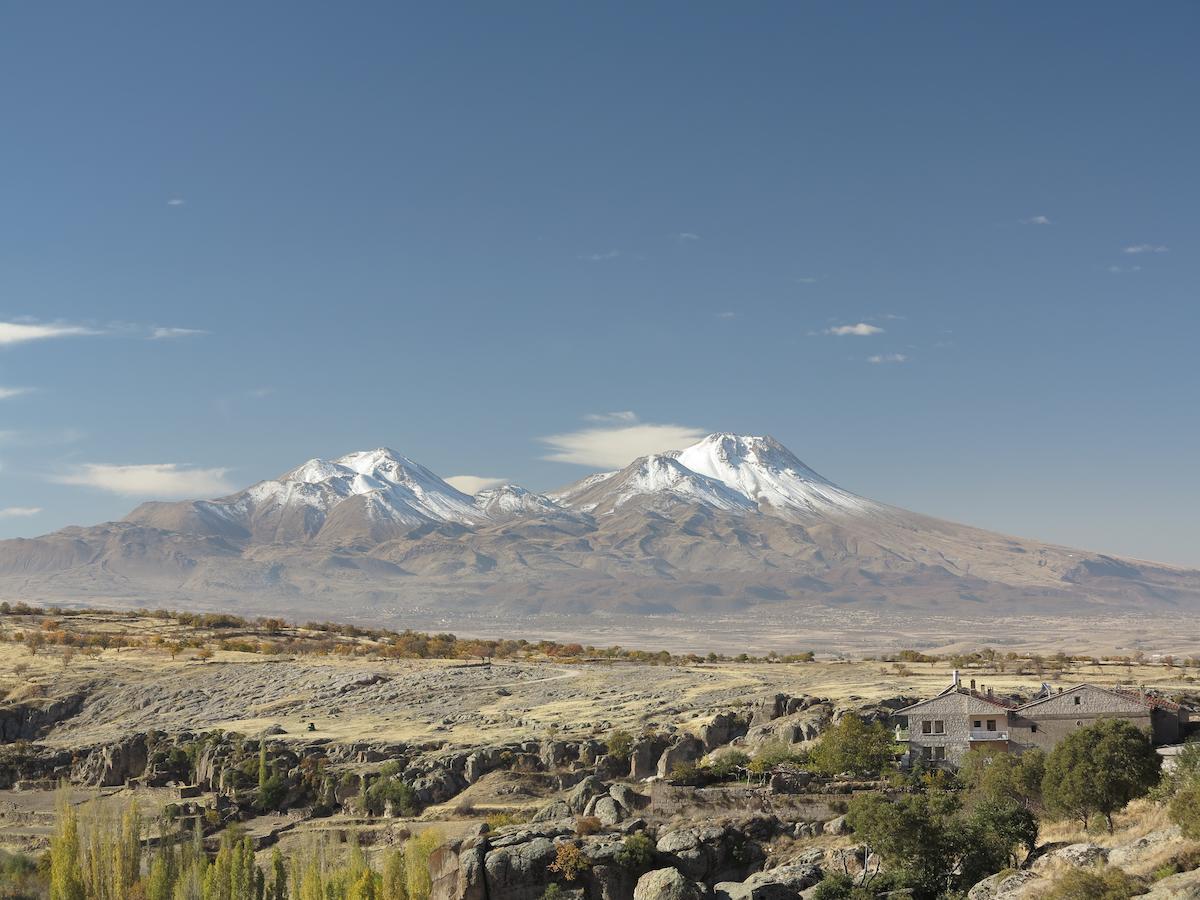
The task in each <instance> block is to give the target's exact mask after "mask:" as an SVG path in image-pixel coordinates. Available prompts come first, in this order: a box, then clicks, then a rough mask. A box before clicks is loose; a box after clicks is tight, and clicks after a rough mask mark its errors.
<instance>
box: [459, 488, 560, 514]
mask: <svg viewBox="0 0 1200 900" xmlns="http://www.w3.org/2000/svg"><path fill="white" fill-rule="evenodd" d="M475 507H476V509H478V510H479V511H480V512H481V513H483V515H484V516H486V517H487V518H489V519H497V518H507V517H511V516H546V515H560V514H563V513H566V512H567V510H566V509H564V508H563V507H561V506H559V505H558V504H557V503H555V502H554V501H553V500H551V499H550V498H549V497H547V496H546V495H545V494H535V493H533V491H529V490H526V489H525V488H523V487H521V486H520V485H519V484H503V485H501V486H500V487H498V488H489V489H488V490H484V491H480V492H479V493H478V494H476V495H475Z"/></svg>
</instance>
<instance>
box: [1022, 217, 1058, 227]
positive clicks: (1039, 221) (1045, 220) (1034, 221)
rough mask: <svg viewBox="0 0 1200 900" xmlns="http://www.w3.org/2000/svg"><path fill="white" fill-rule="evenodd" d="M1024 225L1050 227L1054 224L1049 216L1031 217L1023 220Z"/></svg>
mask: <svg viewBox="0 0 1200 900" xmlns="http://www.w3.org/2000/svg"><path fill="white" fill-rule="evenodd" d="M1021 224H1022V225H1050V224H1052V223H1051V221H1050V217H1049V216H1030V217H1029V218H1028V219H1022V220H1021Z"/></svg>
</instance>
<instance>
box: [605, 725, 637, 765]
mask: <svg viewBox="0 0 1200 900" xmlns="http://www.w3.org/2000/svg"><path fill="white" fill-rule="evenodd" d="M605 743H606V744H607V745H608V752H609V753H611V754H612V755H613V756H615V757H616V758H617V759H629V754H630V753H632V752H633V735H632V734H630V733H629V732H628V731H626V730H625V729H623V728H618V729H617V730H616V731H614V732H613V733H612V734H610V735H609V736H608V740H607V741H605Z"/></svg>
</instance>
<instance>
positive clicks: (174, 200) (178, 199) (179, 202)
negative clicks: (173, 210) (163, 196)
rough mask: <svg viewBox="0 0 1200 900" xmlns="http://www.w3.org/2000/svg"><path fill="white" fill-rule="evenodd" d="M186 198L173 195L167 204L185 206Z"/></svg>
mask: <svg viewBox="0 0 1200 900" xmlns="http://www.w3.org/2000/svg"><path fill="white" fill-rule="evenodd" d="M183 203H184V200H183V198H182V197H172V198H171V199H170V200H168V201H167V206H183Z"/></svg>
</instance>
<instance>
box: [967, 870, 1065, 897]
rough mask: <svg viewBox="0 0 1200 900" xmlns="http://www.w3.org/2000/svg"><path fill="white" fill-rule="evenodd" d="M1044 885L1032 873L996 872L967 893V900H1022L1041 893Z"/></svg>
mask: <svg viewBox="0 0 1200 900" xmlns="http://www.w3.org/2000/svg"><path fill="white" fill-rule="evenodd" d="M1046 884H1047V882H1046V879H1045V878H1042V877H1041V876H1040V875H1038V874H1036V873H1034V872H1011V873H1005V872H997V873H996V874H995V875H989V876H988V877H987V878H985V879H983V881H981V882H979V883H978V884H977V885H975V887H973V888H971V890H969V891H967V900H1023V898H1026V897H1034V896H1036V895H1037V894H1039V893H1041V892H1042V890H1043V888H1044V887H1045V885H1046Z"/></svg>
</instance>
